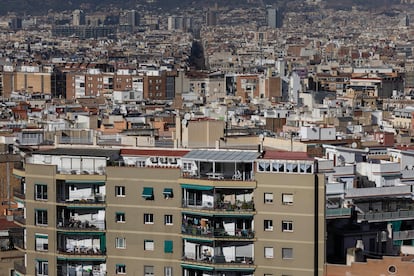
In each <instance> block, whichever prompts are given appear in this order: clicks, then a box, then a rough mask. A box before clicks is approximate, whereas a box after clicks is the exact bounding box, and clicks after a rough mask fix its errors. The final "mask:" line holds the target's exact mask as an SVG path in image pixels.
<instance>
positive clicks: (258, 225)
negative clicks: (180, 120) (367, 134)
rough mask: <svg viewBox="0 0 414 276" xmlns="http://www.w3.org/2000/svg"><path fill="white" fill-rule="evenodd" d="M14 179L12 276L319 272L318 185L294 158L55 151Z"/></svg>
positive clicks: (308, 165)
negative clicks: (16, 228)
mask: <svg viewBox="0 0 414 276" xmlns="http://www.w3.org/2000/svg"><path fill="white" fill-rule="evenodd" d="M14 175H15V176H16V177H17V178H19V179H20V181H21V187H20V189H18V190H16V193H15V199H16V200H17V201H18V202H19V207H20V210H21V214H20V215H16V217H15V221H16V222H17V223H19V224H20V225H21V226H23V227H24V228H25V230H24V231H22V233H21V235H20V239H19V240H18V242H17V243H16V244H17V247H18V248H19V249H20V250H21V251H23V252H24V253H25V262H24V263H21V264H20V265H16V267H15V269H16V273H17V274H16V275H54V273H57V274H56V275H86V273H90V274H88V275H97V276H98V275H118V274H126V275H166V276H169V275H185V276H192V275H194V276H198V275H211V276H216V275H226V276H239V275H245V276H247V275H298V276H300V275H311V274H312V275H323V266H324V246H325V244H324V232H325V229H324V210H325V202H324V177H322V175H319V174H318V173H317V168H316V163H315V161H314V160H313V159H311V158H309V157H307V156H306V155H304V154H302V153H280V152H272V151H270V152H259V151H246V150H244V151H243V150H201V149H194V150H171V149H158V150H154V149H153V150H145V149H120V150H114V149H111V150H109V149H86V148H85V149H80V148H78V149H74V148H70V149H69V148H56V149H52V150H47V151H39V152H35V153H33V154H32V156H31V157H29V158H26V160H25V167H24V169H15V170H14ZM137 273H138V274H137Z"/></svg>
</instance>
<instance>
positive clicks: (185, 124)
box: [181, 119, 188, 127]
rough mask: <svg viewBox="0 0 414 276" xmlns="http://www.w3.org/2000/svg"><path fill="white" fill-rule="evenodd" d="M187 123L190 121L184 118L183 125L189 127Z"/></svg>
mask: <svg viewBox="0 0 414 276" xmlns="http://www.w3.org/2000/svg"><path fill="white" fill-rule="evenodd" d="M187 124H188V121H187V120H186V119H183V120H182V121H181V125H182V126H184V127H187Z"/></svg>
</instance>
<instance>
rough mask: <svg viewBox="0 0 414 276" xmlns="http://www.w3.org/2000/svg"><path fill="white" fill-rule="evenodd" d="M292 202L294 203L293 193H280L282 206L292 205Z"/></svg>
mask: <svg viewBox="0 0 414 276" xmlns="http://www.w3.org/2000/svg"><path fill="white" fill-rule="evenodd" d="M289 199H290V200H289ZM293 202H294V195H293V193H282V204H283V205H293Z"/></svg>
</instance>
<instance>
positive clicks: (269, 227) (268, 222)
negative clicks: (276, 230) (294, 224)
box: [264, 219, 273, 231]
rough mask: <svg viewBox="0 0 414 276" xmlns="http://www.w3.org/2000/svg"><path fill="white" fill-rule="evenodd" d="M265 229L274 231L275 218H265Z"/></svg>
mask: <svg viewBox="0 0 414 276" xmlns="http://www.w3.org/2000/svg"><path fill="white" fill-rule="evenodd" d="M264 230H265V231H273V220H270V219H265V220H264Z"/></svg>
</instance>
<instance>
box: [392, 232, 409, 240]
mask: <svg viewBox="0 0 414 276" xmlns="http://www.w3.org/2000/svg"><path fill="white" fill-rule="evenodd" d="M392 239H393V240H394V241H398V240H412V239H414V230H404V231H396V232H393V234H392Z"/></svg>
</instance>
